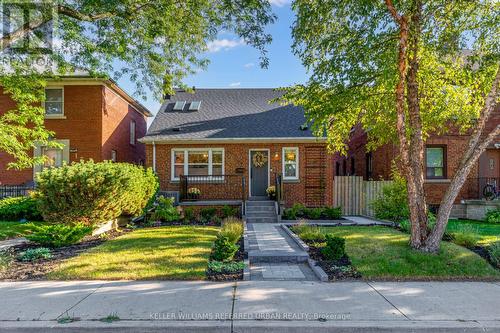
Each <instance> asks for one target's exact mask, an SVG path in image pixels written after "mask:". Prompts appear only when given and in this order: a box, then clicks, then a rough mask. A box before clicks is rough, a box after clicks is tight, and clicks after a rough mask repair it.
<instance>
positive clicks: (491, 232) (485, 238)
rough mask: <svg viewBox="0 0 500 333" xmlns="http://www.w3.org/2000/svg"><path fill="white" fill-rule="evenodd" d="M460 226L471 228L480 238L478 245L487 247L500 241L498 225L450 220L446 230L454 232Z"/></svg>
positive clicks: (499, 226)
mask: <svg viewBox="0 0 500 333" xmlns="http://www.w3.org/2000/svg"><path fill="white" fill-rule="evenodd" d="M461 225H469V226H472V227H473V228H474V229H475V230H476V231H477V233H478V234H479V236H480V240H479V244H480V245H488V244H491V243H493V242H495V241H500V224H492V223H486V222H481V221H475V220H455V219H450V220H449V221H448V226H447V228H446V230H447V231H448V232H454V231H458V230H460V226H461Z"/></svg>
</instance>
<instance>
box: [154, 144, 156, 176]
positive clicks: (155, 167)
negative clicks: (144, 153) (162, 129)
mask: <svg viewBox="0 0 500 333" xmlns="http://www.w3.org/2000/svg"><path fill="white" fill-rule="evenodd" d="M153 172H154V173H156V144H155V142H154V141H153Z"/></svg>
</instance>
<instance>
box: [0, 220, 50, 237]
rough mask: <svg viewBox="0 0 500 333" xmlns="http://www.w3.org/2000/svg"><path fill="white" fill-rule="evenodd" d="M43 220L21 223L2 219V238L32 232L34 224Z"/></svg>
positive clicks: (0, 228) (0, 230)
mask: <svg viewBox="0 0 500 333" xmlns="http://www.w3.org/2000/svg"><path fill="white" fill-rule="evenodd" d="M42 223H43V222H34V223H21V222H8V221H0V240H4V239H9V238H16V237H22V236H24V235H26V234H28V233H30V232H31V230H32V229H33V226H34V225H36V224H42Z"/></svg>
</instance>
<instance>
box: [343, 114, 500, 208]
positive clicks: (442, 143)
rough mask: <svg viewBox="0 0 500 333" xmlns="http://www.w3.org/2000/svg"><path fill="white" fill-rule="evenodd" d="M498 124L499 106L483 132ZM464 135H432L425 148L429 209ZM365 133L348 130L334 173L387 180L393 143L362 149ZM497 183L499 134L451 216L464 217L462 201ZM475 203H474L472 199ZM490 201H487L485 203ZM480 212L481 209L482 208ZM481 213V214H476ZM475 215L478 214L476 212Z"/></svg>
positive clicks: (499, 173) (499, 180)
mask: <svg viewBox="0 0 500 333" xmlns="http://www.w3.org/2000/svg"><path fill="white" fill-rule="evenodd" d="M499 123H500V107H497V109H496V110H495V112H494V113H493V115H492V117H491V118H490V120H489V121H488V124H487V130H486V131H487V132H489V131H490V130H491V129H492V128H493V127H495V126H497V125H498V124H499ZM469 137H470V136H469V135H468V134H460V133H458V132H454V131H450V132H449V133H447V134H445V135H432V136H431V137H430V138H429V139H427V141H426V147H425V177H426V179H425V192H426V198H427V202H428V204H429V205H430V207H431V209H435V208H437V207H438V206H439V203H440V201H441V199H442V197H443V195H444V193H445V191H446V189H447V186H448V184H449V183H450V180H451V178H452V177H453V175H454V173H455V170H456V169H457V167H458V164H459V163H460V159H461V157H462V154H463V152H464V151H465V149H466V147H467V143H468V140H469ZM366 142H367V133H366V132H364V131H363V130H362V129H360V128H359V127H356V128H355V129H354V130H353V132H352V133H351V137H350V140H349V143H348V146H349V149H348V154H347V156H346V157H344V156H340V155H338V154H336V155H335V157H334V161H335V175H337V176H343V175H355V176H362V177H363V178H364V179H365V180H370V179H371V180H380V179H384V180H386V179H390V176H391V175H390V173H391V167H392V165H393V163H394V161H395V159H396V158H397V156H398V150H397V148H396V147H395V146H394V145H390V144H387V145H384V146H382V147H379V148H378V149H376V150H375V151H372V152H368V151H367V149H366ZM487 184H493V185H494V186H495V187H496V188H497V191H498V186H500V137H499V138H497V140H496V141H495V142H494V143H493V144H492V145H490V146H489V147H488V148H487V149H486V151H485V152H484V153H483V154H482V155H481V157H480V158H479V161H478V163H476V166H475V167H474V168H473V170H472V171H471V173H470V174H469V176H468V178H467V181H466V183H465V184H464V186H463V187H462V190H461V191H460V194H459V195H458V197H457V200H456V202H455V203H456V205H455V210H454V212H453V214H454V215H456V216H458V217H465V212H464V209H466V207H465V206H464V205H460V203H463V202H465V201H469V200H476V201H477V199H483V198H484V194H483V191H484V188H485V186H486V185H487ZM476 203H477V202H476ZM493 203H494V202H491V203H488V205H490V204H493ZM482 211H484V209H482ZM480 215H482V214H480ZM476 217H478V215H476Z"/></svg>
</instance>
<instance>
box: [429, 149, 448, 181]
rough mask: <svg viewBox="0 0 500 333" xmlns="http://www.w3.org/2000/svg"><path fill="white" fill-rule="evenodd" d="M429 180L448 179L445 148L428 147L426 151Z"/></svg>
mask: <svg viewBox="0 0 500 333" xmlns="http://www.w3.org/2000/svg"><path fill="white" fill-rule="evenodd" d="M425 164H426V175H427V178H431V179H432V178H438V179H440V178H446V159H445V148H444V147H432V146H431V147H427V148H426V149H425Z"/></svg>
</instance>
